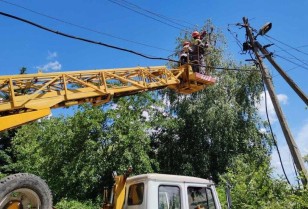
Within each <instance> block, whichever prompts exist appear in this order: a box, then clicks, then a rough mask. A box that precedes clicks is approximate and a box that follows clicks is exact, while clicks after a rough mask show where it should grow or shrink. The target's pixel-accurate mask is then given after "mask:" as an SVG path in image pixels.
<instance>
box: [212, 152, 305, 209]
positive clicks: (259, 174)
mask: <svg viewBox="0 0 308 209" xmlns="http://www.w3.org/2000/svg"><path fill="white" fill-rule="evenodd" d="M271 175H272V169H271V167H270V160H269V158H267V159H263V160H254V161H252V160H251V156H249V155H247V154H245V155H240V156H238V157H236V158H235V160H234V163H233V164H232V165H231V166H230V167H228V169H227V172H226V173H225V174H223V175H222V176H221V179H222V182H224V183H222V184H221V185H220V187H219V189H218V190H219V191H220V192H219V193H220V196H221V197H223V196H224V194H223V189H224V188H223V187H224V184H226V183H228V184H229V185H231V197H232V205H233V208H238V209H241V208H243V209H244V208H245V209H246V208H264V209H284V208H293V209H300V208H307V207H308V202H307V200H306V197H307V195H308V190H307V188H306V189H296V188H293V186H290V185H288V184H287V182H286V181H285V180H283V179H277V178H273V177H272V176H271ZM221 200H223V201H222V205H224V206H225V205H226V203H225V199H224V198H221Z"/></svg>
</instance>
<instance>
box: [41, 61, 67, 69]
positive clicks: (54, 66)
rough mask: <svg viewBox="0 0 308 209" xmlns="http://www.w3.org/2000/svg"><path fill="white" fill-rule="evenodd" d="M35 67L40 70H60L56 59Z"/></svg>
mask: <svg viewBox="0 0 308 209" xmlns="http://www.w3.org/2000/svg"><path fill="white" fill-rule="evenodd" d="M36 68H37V69H39V70H42V71H59V70H61V68H62V65H61V63H59V62H58V61H52V62H48V63H47V64H45V65H42V66H38V67H36Z"/></svg>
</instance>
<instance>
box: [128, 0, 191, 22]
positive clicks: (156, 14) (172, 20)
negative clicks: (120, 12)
mask: <svg viewBox="0 0 308 209" xmlns="http://www.w3.org/2000/svg"><path fill="white" fill-rule="evenodd" d="M122 2H125V3H127V4H129V5H132V6H134V7H136V8H138V9H140V10H143V11H145V12H147V13H149V14H152V15H154V16H157V17H159V18H162V19H164V20H167V21H169V22H172V23H174V24H176V25H178V26H181V27H187V26H185V25H182V24H181V23H183V22H185V23H187V24H189V25H192V26H195V25H194V24H192V23H188V22H186V21H184V20H179V19H174V18H170V17H167V16H164V15H161V14H158V13H155V12H152V11H150V10H147V9H144V8H142V7H140V6H138V5H136V4H133V3H131V2H128V1H126V0H122ZM178 22H180V23H178Z"/></svg>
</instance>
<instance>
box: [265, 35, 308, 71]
mask: <svg viewBox="0 0 308 209" xmlns="http://www.w3.org/2000/svg"><path fill="white" fill-rule="evenodd" d="M265 38H266V37H265ZM266 39H267V40H269V39H268V38H266ZM269 41H270V40H269ZM270 42H271V43H273V42H272V41H270ZM275 46H277V45H275ZM277 47H278V48H279V49H281V50H282V51H284V52H285V53H287V54H288V55H290V56H291V57H293V58H294V59H296V60H297V61H299V62H301V63H302V64H304V65H306V66H308V65H307V63H305V62H303V61H302V60H300V59H298V58H297V57H296V56H294V55H293V54H291V53H290V52H288V51H287V50H284V49H282V48H281V47H280V46H277Z"/></svg>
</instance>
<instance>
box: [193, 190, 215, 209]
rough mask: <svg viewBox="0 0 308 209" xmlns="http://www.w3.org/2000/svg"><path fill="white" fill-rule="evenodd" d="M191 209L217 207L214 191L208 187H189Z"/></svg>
mask: <svg viewBox="0 0 308 209" xmlns="http://www.w3.org/2000/svg"><path fill="white" fill-rule="evenodd" d="M187 193H188V204H189V209H216V206H215V202H214V198H213V193H212V190H211V189H210V188H207V187H192V186H190V187H188V188H187Z"/></svg>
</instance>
